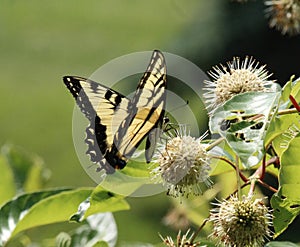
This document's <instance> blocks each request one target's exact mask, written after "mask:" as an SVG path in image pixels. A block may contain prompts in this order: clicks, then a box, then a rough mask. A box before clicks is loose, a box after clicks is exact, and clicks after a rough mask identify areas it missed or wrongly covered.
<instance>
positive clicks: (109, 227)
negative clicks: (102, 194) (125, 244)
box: [70, 213, 118, 247]
mask: <svg viewBox="0 0 300 247" xmlns="http://www.w3.org/2000/svg"><path fill="white" fill-rule="evenodd" d="M117 233H118V232H117V226H116V222H115V220H114V217H113V215H112V213H99V214H93V215H91V216H89V217H87V219H86V220H85V221H84V224H83V225H81V226H80V227H78V228H77V229H76V230H75V231H74V232H73V233H72V234H70V235H71V238H72V243H71V245H70V247H81V246H85V247H92V246H109V247H114V246H115V245H116V242H117Z"/></svg>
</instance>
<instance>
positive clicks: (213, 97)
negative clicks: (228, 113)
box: [204, 57, 274, 111]
mask: <svg viewBox="0 0 300 247" xmlns="http://www.w3.org/2000/svg"><path fill="white" fill-rule="evenodd" d="M208 74H209V75H210V76H211V77H212V78H213V81H204V83H205V84H206V86H205V88H204V90H206V93H205V94H204V97H205V98H206V103H207V108H208V110H210V111H213V109H215V108H216V107H218V106H220V105H222V104H223V103H224V102H226V101H227V100H229V99H231V98H232V97H233V96H235V95H237V94H241V93H245V92H265V91H271V86H272V84H273V82H274V81H272V80H269V77H270V76H271V75H272V74H269V73H268V71H267V70H265V65H263V66H259V62H256V61H255V60H254V59H253V58H252V57H250V58H249V57H246V58H245V60H243V61H242V62H241V61H240V58H239V57H234V58H233V60H232V62H228V63H227V67H226V66H224V65H222V64H221V65H220V66H215V67H213V70H211V71H209V72H208Z"/></svg>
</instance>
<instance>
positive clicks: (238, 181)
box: [235, 155, 242, 200]
mask: <svg viewBox="0 0 300 247" xmlns="http://www.w3.org/2000/svg"><path fill="white" fill-rule="evenodd" d="M235 169H236V182H237V194H238V199H239V200H242V191H241V179H240V166H239V156H237V155H235Z"/></svg>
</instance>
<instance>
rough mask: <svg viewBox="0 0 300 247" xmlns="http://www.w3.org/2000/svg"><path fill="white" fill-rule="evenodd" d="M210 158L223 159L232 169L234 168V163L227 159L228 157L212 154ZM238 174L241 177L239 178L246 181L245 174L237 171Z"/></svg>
mask: <svg viewBox="0 0 300 247" xmlns="http://www.w3.org/2000/svg"><path fill="white" fill-rule="evenodd" d="M211 158H213V159H219V160H223V161H225V162H226V163H228V164H229V165H230V166H231V167H232V168H233V169H234V170H236V168H235V165H234V163H232V162H231V160H228V159H226V158H224V157H221V156H212V157H211ZM239 176H240V177H241V179H242V180H243V181H244V182H245V183H246V182H248V180H249V179H248V178H246V177H245V175H244V174H243V173H242V172H241V171H239Z"/></svg>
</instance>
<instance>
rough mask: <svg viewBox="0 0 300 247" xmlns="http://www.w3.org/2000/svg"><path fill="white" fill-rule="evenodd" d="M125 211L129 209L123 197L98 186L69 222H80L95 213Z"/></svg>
mask: <svg viewBox="0 0 300 247" xmlns="http://www.w3.org/2000/svg"><path fill="white" fill-rule="evenodd" d="M127 209H129V204H128V203H127V202H126V201H125V200H124V196H121V195H117V194H114V193H111V192H109V191H107V190H105V189H103V188H102V187H101V186H100V185H98V186H97V187H96V188H95V189H94V190H93V192H92V194H91V196H90V197H89V198H85V200H84V201H82V202H81V204H80V205H79V208H78V211H77V213H75V214H73V215H72V216H71V218H70V220H74V221H77V222H80V221H82V220H84V219H86V218H87V217H88V216H89V215H92V214H95V213H100V212H115V211H119V210H127ZM74 211H75V210H74Z"/></svg>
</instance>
